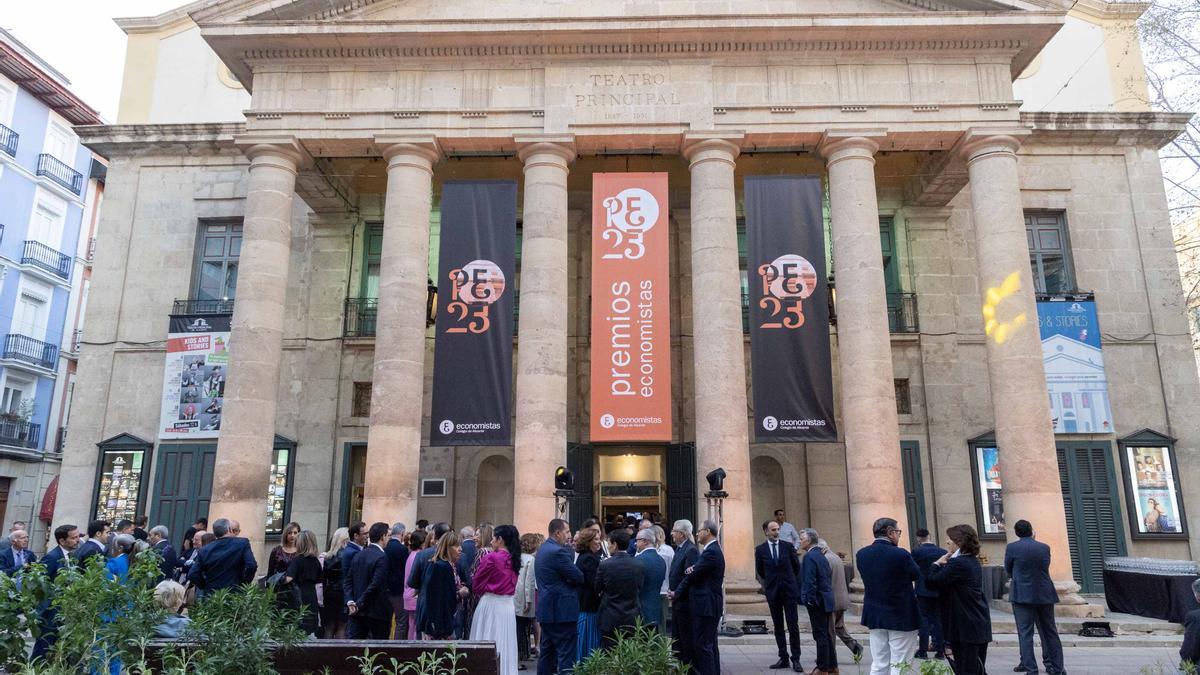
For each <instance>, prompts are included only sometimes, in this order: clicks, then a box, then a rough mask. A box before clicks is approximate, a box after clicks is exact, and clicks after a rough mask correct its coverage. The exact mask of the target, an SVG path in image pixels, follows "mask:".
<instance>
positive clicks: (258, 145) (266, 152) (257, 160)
mask: <svg viewBox="0 0 1200 675" xmlns="http://www.w3.org/2000/svg"><path fill="white" fill-rule="evenodd" d="M234 145H236V146H237V147H238V148H239V149H241V151H242V153H243V154H244V155H246V157H247V158H249V159H250V164H251V165H256V164H257V165H263V164H269V165H272V166H275V167H277V168H280V169H283V170H285V171H289V172H291V173H293V174H294V173H296V172H297V171H298V170H299V168H300V167H301V166H302V165H303V164H305V163H306V162H307V160H308V153H307V152H305V150H304V148H303V147H302V146H301V145H300V143H299V141H297V140H296V137H295V136H243V137H240V138H237V139H235V140H234Z"/></svg>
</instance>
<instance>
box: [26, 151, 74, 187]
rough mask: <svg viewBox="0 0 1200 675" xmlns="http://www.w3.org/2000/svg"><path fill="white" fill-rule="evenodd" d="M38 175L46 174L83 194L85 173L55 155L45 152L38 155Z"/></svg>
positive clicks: (62, 184)
mask: <svg viewBox="0 0 1200 675" xmlns="http://www.w3.org/2000/svg"><path fill="white" fill-rule="evenodd" d="M37 175H39V176H45V177H46V178H49V179H50V180H52V181H54V182H55V183H58V184H59V185H61V186H63V187H64V188H66V189H68V190H70V191H71V192H74V193H75V194H77V195H79V194H83V174H81V173H79V172H78V171H76V170H75V169H72V168H71V167H70V165H69V164H67V163H66V162H64V161H62V160H60V159H59V158H57V157H55V156H54V155H49V154H46V153H44V152H43V153H42V154H40V155H38V164H37Z"/></svg>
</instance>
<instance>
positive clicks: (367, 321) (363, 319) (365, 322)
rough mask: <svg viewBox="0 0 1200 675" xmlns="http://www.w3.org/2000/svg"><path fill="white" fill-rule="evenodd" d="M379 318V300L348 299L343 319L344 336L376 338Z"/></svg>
mask: <svg viewBox="0 0 1200 675" xmlns="http://www.w3.org/2000/svg"><path fill="white" fill-rule="evenodd" d="M378 316H379V300H378V299H377V298H346V313H345V315H344V316H343V319H342V335H343V336H345V337H350V338H361V337H375V323H376V320H377V319H378Z"/></svg>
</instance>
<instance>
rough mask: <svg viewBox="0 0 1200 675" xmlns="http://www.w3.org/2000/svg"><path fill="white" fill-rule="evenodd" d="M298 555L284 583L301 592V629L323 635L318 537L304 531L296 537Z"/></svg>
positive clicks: (310, 633) (289, 567) (289, 566)
mask: <svg viewBox="0 0 1200 675" xmlns="http://www.w3.org/2000/svg"><path fill="white" fill-rule="evenodd" d="M295 541H296V554H295V555H294V556H293V557H292V561H291V562H289V563H288V566H287V570H286V571H285V572H284V575H283V581H284V583H288V584H295V585H296V588H297V589H298V590H299V591H300V628H302V629H304V632H305V633H308V634H309V635H312V636H314V637H315V636H317V635H320V634H321V622H320V618H319V615H320V611H321V608H320V606H319V605H318V604H317V584H319V583H321V579H322V569H321V561H320V559H319V558H317V553H318V551H317V536H316V535H315V534H313V533H312V531H311V530H302V531H300V532H299V533H298V534H297V535H296V537H295Z"/></svg>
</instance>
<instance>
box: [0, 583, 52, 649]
mask: <svg viewBox="0 0 1200 675" xmlns="http://www.w3.org/2000/svg"><path fill="white" fill-rule="evenodd" d="M46 583H47V582H46V568H45V567H44V566H42V565H33V566H31V567H30V568H29V569H28V570H26V571H25V572H24V573H22V575H21V576H20V577H19V578H17V577H10V576H8V575H7V574H0V667H4V666H17V667H20V666H21V664H23V663H24V662H25V648H26V644H25V632H26V631H28V632H29V633H30V634H31V635H33V637H34V638H36V637H37V636H38V632H39V629H40V626H39V625H38V608H39V607H40V606H41V603H42V601H43V599H45V597H46Z"/></svg>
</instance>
